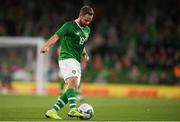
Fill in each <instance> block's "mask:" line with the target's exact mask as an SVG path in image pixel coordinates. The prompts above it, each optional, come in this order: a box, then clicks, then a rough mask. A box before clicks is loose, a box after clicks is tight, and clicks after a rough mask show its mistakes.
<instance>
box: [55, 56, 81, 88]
mask: <svg viewBox="0 0 180 122" xmlns="http://www.w3.org/2000/svg"><path fill="white" fill-rule="evenodd" d="M59 68H60V73H61V75H62V76H63V79H64V81H65V82H66V83H67V81H66V79H67V78H69V77H72V76H76V77H78V85H79V84H80V80H81V64H80V63H79V62H78V61H77V60H76V59H73V58H68V59H64V60H59ZM59 75H60V74H59Z"/></svg>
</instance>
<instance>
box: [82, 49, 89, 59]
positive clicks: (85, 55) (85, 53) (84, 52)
mask: <svg viewBox="0 0 180 122" xmlns="http://www.w3.org/2000/svg"><path fill="white" fill-rule="evenodd" d="M82 56H83V58H84V59H85V61H89V55H88V53H87V51H86V48H85V47H84V49H83V54H82Z"/></svg>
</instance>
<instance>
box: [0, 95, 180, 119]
mask: <svg viewBox="0 0 180 122" xmlns="http://www.w3.org/2000/svg"><path fill="white" fill-rule="evenodd" d="M56 98H57V97H55V96H22V95H20V96H17V95H0V121H54V120H52V119H47V118H45V116H44V113H45V112H46V111H47V110H48V109H49V108H51V106H52V105H53V104H54V103H55V101H56ZM83 102H84V103H89V104H91V105H92V106H93V108H94V111H95V115H94V116H93V118H92V119H91V120H87V121H115V120H117V121H125V120H129V121H132V120H137V121H140V120H141V121H142V120H143V121H168V120H174V121H178V120H180V100H172V99H150V98H114V97H85V101H83ZM79 104H80V102H79ZM68 111H69V108H68V105H67V106H66V107H65V108H63V109H62V110H61V111H60V112H59V115H60V116H61V117H62V118H63V120H64V121H80V120H79V119H76V118H73V119H72V118H69V117H68V116H67V113H68ZM83 122H84V121H83Z"/></svg>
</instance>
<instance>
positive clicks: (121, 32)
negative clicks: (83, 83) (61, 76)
mask: <svg viewBox="0 0 180 122" xmlns="http://www.w3.org/2000/svg"><path fill="white" fill-rule="evenodd" d="M83 4H90V5H91V6H92V7H93V8H94V11H95V17H94V21H93V22H92V24H91V25H90V26H91V29H92V33H91V37H90V39H89V43H88V45H87V50H88V52H89V54H90V57H91V60H90V63H89V65H88V67H87V69H86V70H85V71H84V74H87V75H84V76H85V77H83V78H84V80H87V81H94V82H99V83H106V82H107V81H112V82H121V83H125V82H128V83H131V82H133V83H150V84H180V16H179V15H180V7H179V5H180V1H179V0H164V1H158V0H156V1H155V0H146V1H142V0H138V1H136V0H119V1H116V0H98V1H91V0H84V1H74V0H51V1H50V0H28V1H25V0H2V1H1V4H0V35H1V36H42V37H44V38H46V39H48V38H49V37H50V36H51V35H52V34H53V33H54V32H55V31H56V30H57V29H58V28H59V27H60V26H61V25H62V24H63V23H64V22H65V21H68V20H71V19H75V17H77V16H78V12H79V9H80V7H81V6H82V5H83ZM56 55H57V54H56V53H54V55H53V56H52V59H53V60H54V61H52V62H56V60H57V57H56ZM57 68H58V66H57Z"/></svg>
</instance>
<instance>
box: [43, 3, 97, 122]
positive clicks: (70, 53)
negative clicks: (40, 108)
mask: <svg viewBox="0 0 180 122" xmlns="http://www.w3.org/2000/svg"><path fill="white" fill-rule="evenodd" d="M93 15H94V11H93V9H92V8H91V7H90V6H83V7H82V8H81V9H80V12H79V16H78V18H77V19H75V20H73V21H68V22H66V23H64V24H63V26H62V27H61V28H60V29H59V30H58V31H57V32H56V33H55V34H54V35H53V36H52V37H51V38H50V39H49V40H48V41H47V42H46V43H45V44H44V46H43V47H42V48H41V53H46V52H47V51H48V48H49V47H50V46H51V45H52V44H54V43H55V42H57V41H59V42H60V46H61V51H60V54H59V67H60V71H61V73H62V75H63V78H64V81H65V83H67V86H68V88H67V90H66V92H65V93H64V94H62V95H61V96H59V97H58V99H57V102H56V103H55V104H54V105H53V106H52V108H51V109H50V110H48V111H47V112H46V114H45V115H46V117H48V118H53V119H62V118H61V117H60V116H58V114H57V112H58V111H59V110H60V109H62V108H63V107H64V106H65V105H66V104H67V103H68V102H69V107H70V111H69V112H68V116H70V117H82V116H83V114H82V113H80V112H79V111H78V109H77V104H76V100H77V98H76V89H77V88H78V86H79V84H80V79H81V66H80V60H81V57H84V58H85V59H86V60H87V61H88V60H89V56H88V54H87V52H86V49H85V43H86V42H87V40H88V37H89V34H90V28H89V27H88V25H89V24H90V23H91V21H92V19H93Z"/></svg>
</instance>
